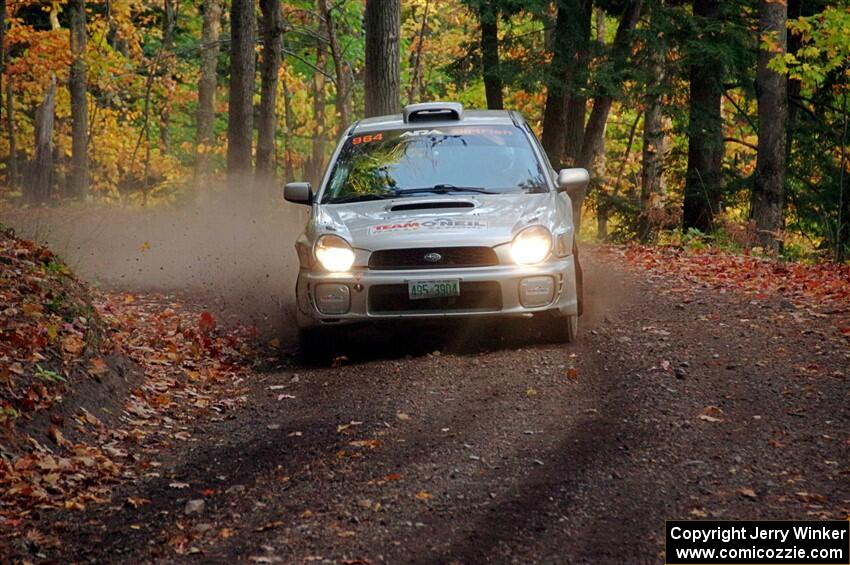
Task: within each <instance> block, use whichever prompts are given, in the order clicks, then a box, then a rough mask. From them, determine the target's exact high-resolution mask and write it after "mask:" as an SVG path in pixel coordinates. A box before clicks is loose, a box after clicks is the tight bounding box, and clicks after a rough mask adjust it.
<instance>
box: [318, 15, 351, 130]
mask: <svg viewBox="0 0 850 565" xmlns="http://www.w3.org/2000/svg"><path fill="white" fill-rule="evenodd" d="M319 9H320V10H321V11H322V17H323V18H324V20H325V29H326V30H327V32H328V45H329V46H330V49H331V58H332V59H333V62H334V75H335V77H336V113H337V115H338V116H339V128H338V130H337V134H338V135H341V134H342V132H343V131H345V128H347V127H348V126H349V122H350V121H351V117H350V116H351V110H350V105H351V74H350V65H349V64H348V62H347V61H346V60H345V59H344V58H343V55H342V46H340V44H339V35H338V34H337V30H336V25H335V24H334V15H333V9H332V8H331V5H330V3H329V2H328V0H319Z"/></svg>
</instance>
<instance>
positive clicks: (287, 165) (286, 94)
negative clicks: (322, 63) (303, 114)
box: [281, 73, 295, 182]
mask: <svg viewBox="0 0 850 565" xmlns="http://www.w3.org/2000/svg"><path fill="white" fill-rule="evenodd" d="M281 82H282V84H281V87H282V90H283V119H284V123H285V125H286V132H285V134H284V136H283V176H284V179H285V182H292V181H294V180H295V171H294V168H293V166H292V135H293V132H294V131H295V119H294V118H295V117H294V116H293V115H292V93H291V92H290V91H289V84H288V83H287V81H286V73H284V75H283V80H282V81H281Z"/></svg>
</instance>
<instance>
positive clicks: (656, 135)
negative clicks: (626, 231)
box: [638, 93, 664, 241]
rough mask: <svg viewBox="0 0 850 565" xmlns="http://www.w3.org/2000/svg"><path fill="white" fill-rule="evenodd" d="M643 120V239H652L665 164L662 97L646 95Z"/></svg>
mask: <svg viewBox="0 0 850 565" xmlns="http://www.w3.org/2000/svg"><path fill="white" fill-rule="evenodd" d="M643 119H644V122H643V163H642V165H643V166H642V167H641V172H640V209H641V212H640V214H641V215H640V229H639V232H640V233H639V234H638V235H639V237H640V239H641V241H649V240H651V239H652V235H653V232H654V230H655V229H656V227H657V225H656V224H655V222H654V217H655V216H656V215H657V213H658V211H659V210H660V209H661V204H662V203H661V197H662V186H663V171H662V167H663V165H664V129H663V114H662V105H661V96H660V95H658V94H655V93H652V94H649V95H648V96H647V104H646V115H645V116H644V118H643Z"/></svg>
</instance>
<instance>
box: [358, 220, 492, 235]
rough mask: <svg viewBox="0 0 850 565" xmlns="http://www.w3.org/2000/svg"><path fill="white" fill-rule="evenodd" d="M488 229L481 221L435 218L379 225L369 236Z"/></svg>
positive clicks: (374, 227) (373, 228)
mask: <svg viewBox="0 0 850 565" xmlns="http://www.w3.org/2000/svg"><path fill="white" fill-rule="evenodd" d="M483 229H487V222H484V221H481V220H456V219H450V218H435V219H429V220H410V221H407V222H395V223H386V224H377V225H374V226H370V227H369V235H375V234H379V233H392V232H408V231H418V230H443V231H448V230H483Z"/></svg>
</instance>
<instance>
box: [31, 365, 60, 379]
mask: <svg viewBox="0 0 850 565" xmlns="http://www.w3.org/2000/svg"><path fill="white" fill-rule="evenodd" d="M35 376H36V377H38V378H40V379H42V380H44V381H47V382H50V383H64V382H67V381H68V380H67V379H66V378H65V377H63V376H62V375H60V374H59V373H57V372H56V371H53V370H51V369H45V368H43V367H42V366H41V365H36V366H35Z"/></svg>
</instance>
